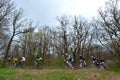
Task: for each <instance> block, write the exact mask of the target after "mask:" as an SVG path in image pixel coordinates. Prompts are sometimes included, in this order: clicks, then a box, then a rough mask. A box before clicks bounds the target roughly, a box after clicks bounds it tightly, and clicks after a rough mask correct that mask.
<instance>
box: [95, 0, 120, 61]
mask: <svg viewBox="0 0 120 80" xmlns="http://www.w3.org/2000/svg"><path fill="white" fill-rule="evenodd" d="M118 4H119V0H109V1H107V2H106V5H105V8H103V9H99V18H98V19H97V20H96V24H95V27H96V29H97V33H96V35H97V36H98V40H99V41H100V43H101V44H102V45H103V46H104V47H105V48H106V49H107V50H108V51H109V52H110V53H111V54H112V55H114V56H115V57H116V58H117V59H118V60H120V54H119V53H118V51H117V52H116V51H115V50H114V49H113V48H112V47H114V48H115V47H116V48H120V7H119V5H118ZM110 44H112V45H110ZM118 50H119V52H120V49H118Z"/></svg>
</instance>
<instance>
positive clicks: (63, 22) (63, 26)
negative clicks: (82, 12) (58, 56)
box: [57, 16, 69, 54]
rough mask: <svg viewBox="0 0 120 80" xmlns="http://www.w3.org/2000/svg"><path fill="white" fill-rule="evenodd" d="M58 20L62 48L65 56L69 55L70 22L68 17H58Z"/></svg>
mask: <svg viewBox="0 0 120 80" xmlns="http://www.w3.org/2000/svg"><path fill="white" fill-rule="evenodd" d="M57 20H58V21H59V24H60V26H59V30H58V31H59V32H58V33H59V42H60V44H61V46H62V49H63V54H65V53H68V35H67V34H68V32H67V31H68V28H67V26H68V24H69V20H68V18H67V16H62V17H58V18H57Z"/></svg>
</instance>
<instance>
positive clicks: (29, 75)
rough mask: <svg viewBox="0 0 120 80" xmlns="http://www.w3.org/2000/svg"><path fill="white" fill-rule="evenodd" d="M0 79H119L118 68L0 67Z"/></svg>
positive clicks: (119, 71)
mask: <svg viewBox="0 0 120 80" xmlns="http://www.w3.org/2000/svg"><path fill="white" fill-rule="evenodd" d="M0 80H120V70H117V69H113V70H112V71H107V70H98V69H76V70H70V69H66V70H63V69H42V70H36V69H14V68H1V69H0Z"/></svg>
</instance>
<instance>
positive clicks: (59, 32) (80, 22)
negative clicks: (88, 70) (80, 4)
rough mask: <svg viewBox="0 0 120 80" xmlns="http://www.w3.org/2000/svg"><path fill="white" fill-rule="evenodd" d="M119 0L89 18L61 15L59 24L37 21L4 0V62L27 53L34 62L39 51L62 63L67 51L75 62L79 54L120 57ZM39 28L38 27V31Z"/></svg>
mask: <svg viewBox="0 0 120 80" xmlns="http://www.w3.org/2000/svg"><path fill="white" fill-rule="evenodd" d="M118 3H119V2H118V0H109V1H107V2H106V4H105V7H104V8H101V9H99V10H98V16H97V17H96V18H94V19H93V20H91V21H89V20H87V19H85V18H83V17H80V16H74V17H68V16H61V17H57V21H58V22H59V24H58V26H54V27H52V26H46V25H45V26H40V25H34V24H33V22H32V21H30V20H28V19H25V18H24V17H23V11H22V9H19V10H18V9H16V8H15V5H14V3H13V2H12V1H11V0H0V52H1V55H4V60H3V66H4V65H5V63H6V60H7V58H8V57H10V56H12V57H13V56H25V57H26V59H27V61H26V65H31V62H32V61H33V60H34V58H35V56H36V55H39V56H42V57H43V63H44V64H45V65H50V63H51V64H54V65H58V64H62V60H63V59H64V55H65V53H69V54H72V55H73V57H74V60H75V64H78V63H79V55H83V56H85V57H86V60H87V63H90V61H91V56H92V55H94V56H96V57H98V58H99V57H101V56H102V57H104V58H105V59H106V60H111V61H116V60H117V61H120V9H119V5H118ZM36 29H37V31H36Z"/></svg>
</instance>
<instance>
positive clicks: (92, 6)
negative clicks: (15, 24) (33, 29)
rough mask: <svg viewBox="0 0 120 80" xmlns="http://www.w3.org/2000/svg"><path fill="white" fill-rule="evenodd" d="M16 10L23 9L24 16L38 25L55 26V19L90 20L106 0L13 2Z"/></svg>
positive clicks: (18, 0) (22, 0)
mask: <svg viewBox="0 0 120 80" xmlns="http://www.w3.org/2000/svg"><path fill="white" fill-rule="evenodd" d="M13 1H14V2H15V5H16V6H17V7H18V8H23V10H24V16H25V17H26V18H28V19H32V20H33V21H34V22H35V23H37V22H38V21H39V23H40V25H45V24H46V25H54V24H56V17H57V16H59V17H60V16H62V15H67V16H74V15H77V16H79V15H81V16H83V17H85V18H88V19H89V18H91V17H93V16H95V15H97V10H98V8H99V7H101V6H103V5H104V3H105V1H107V0H13Z"/></svg>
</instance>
